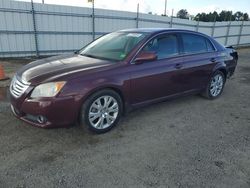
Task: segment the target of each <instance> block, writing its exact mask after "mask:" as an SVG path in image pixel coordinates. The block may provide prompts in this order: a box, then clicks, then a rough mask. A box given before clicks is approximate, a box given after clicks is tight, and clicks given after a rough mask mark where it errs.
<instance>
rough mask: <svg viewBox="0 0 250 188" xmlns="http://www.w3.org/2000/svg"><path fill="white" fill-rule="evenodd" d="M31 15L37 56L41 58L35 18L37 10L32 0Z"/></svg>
mask: <svg viewBox="0 0 250 188" xmlns="http://www.w3.org/2000/svg"><path fill="white" fill-rule="evenodd" d="M31 13H32V22H33V30H34V38H35V47H36V56H37V57H38V56H39V49H38V38H37V30H36V18H35V9H34V3H33V0H31Z"/></svg>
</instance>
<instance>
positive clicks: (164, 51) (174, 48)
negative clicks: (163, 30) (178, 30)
mask: <svg viewBox="0 0 250 188" xmlns="http://www.w3.org/2000/svg"><path fill="white" fill-rule="evenodd" d="M143 51H146V52H155V53H156V55H157V59H165V58H168V57H172V56H175V55H178V53H179V50H178V40H177V37H176V36H175V35H171V34H169V35H161V36H158V37H156V38H154V39H152V40H151V41H150V42H148V44H147V45H146V46H145V47H144V48H143Z"/></svg>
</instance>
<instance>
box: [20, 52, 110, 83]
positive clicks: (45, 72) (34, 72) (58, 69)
mask: <svg viewBox="0 0 250 188" xmlns="http://www.w3.org/2000/svg"><path fill="white" fill-rule="evenodd" d="M113 64H114V62H111V61H107V60H100V59H95V58H89V57H86V56H82V55H79V54H66V55H61V56H54V57H50V58H45V59H41V60H37V61H34V62H31V63H29V64H27V65H25V66H23V67H22V68H21V69H20V70H19V71H18V72H17V77H19V79H21V80H22V81H24V82H30V83H40V82H43V81H45V80H51V78H58V77H60V76H65V75H67V74H72V73H75V72H80V71H85V70H90V69H97V68H100V67H104V66H109V65H113Z"/></svg>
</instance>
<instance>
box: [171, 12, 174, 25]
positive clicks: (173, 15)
mask: <svg viewBox="0 0 250 188" xmlns="http://www.w3.org/2000/svg"><path fill="white" fill-rule="evenodd" d="M173 14H174V9H172V14H171V20H170V28H172V26H173V16H174V15H173Z"/></svg>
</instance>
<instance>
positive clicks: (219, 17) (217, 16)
mask: <svg viewBox="0 0 250 188" xmlns="http://www.w3.org/2000/svg"><path fill="white" fill-rule="evenodd" d="M177 18H181V19H189V18H190V15H189V13H188V11H187V10H186V9H181V10H179V11H178V12H177ZM191 18H192V19H193V20H196V21H203V22H214V21H219V22H221V21H241V20H244V21H248V20H249V15H248V14H247V13H243V12H241V11H237V12H235V13H233V12H232V11H227V10H222V11H221V12H220V13H218V12H216V11H214V12H209V13H204V12H202V13H198V14H197V15H196V16H193V17H191Z"/></svg>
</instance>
